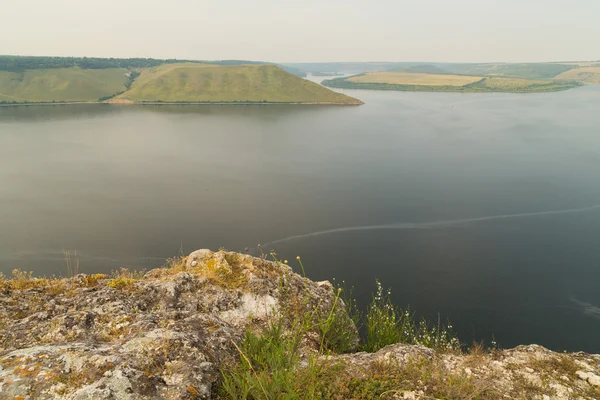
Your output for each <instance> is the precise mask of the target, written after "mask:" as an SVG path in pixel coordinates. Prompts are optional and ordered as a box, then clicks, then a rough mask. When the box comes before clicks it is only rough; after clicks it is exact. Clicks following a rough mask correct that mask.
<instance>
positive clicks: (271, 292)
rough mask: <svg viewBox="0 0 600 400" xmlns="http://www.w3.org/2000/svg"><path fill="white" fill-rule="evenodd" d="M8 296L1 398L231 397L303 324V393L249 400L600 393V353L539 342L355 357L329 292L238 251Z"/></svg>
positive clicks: (3, 302) (19, 282) (8, 286)
mask: <svg viewBox="0 0 600 400" xmlns="http://www.w3.org/2000/svg"><path fill="white" fill-rule="evenodd" d="M0 290H1V292H0V293H1V295H0V398H18V399H54V398H58V399H78V400H82V399H110V398H112V399H185V398H187V399H214V398H232V395H228V394H227V393H230V392H227V391H223V390H221V389H220V387H221V385H222V383H223V380H224V378H225V380H226V381H228V383H229V384H231V382H230V380H231V376H233V375H228V372H227V371H231V370H234V369H235V365H238V364H239V363H244V362H249V363H250V364H252V362H250V360H249V359H248V357H249V355H248V354H247V352H246V351H245V350H244V347H243V343H244V341H245V340H246V341H247V340H248V337H249V336H248V335H249V332H250V333H251V335H256V336H250V338H253V337H260V335H261V334H262V332H264V331H265V330H271V331H272V329H271V328H270V327H272V326H273V325H274V324H275V325H277V326H278V327H279V329H280V331H279V332H280V335H281V336H290V335H293V332H296V331H297V330H296V328H297V322H298V321H303V322H302V324H303V329H302V330H301V332H302V337H301V338H300V339H299V340H298V342H297V343H298V344H297V346H295V347H294V352H297V353H298V355H299V356H298V363H297V365H294V366H293V369H294V371H293V374H292V375H293V376H294V377H297V378H298V379H300V378H299V377H303V378H302V379H305V378H306V376H308V375H307V374H305V373H304V372H303V371H307V370H310V371H317V372H316V373H314V374H313V375H314V376H313V375H311V376H312V378H306V379H308V380H307V381H302V382H299V383H297V385H298V387H297V393H295V392H294V389H293V388H290V387H289V386H287V387H286V388H284V389H281V390H280V391H278V392H277V393H275V394H274V395H272V394H271V393H270V392H269V390H268V388H265V387H264V386H263V385H259V386H260V387H254V388H252V387H251V388H249V389H248V392H247V394H246V397H244V398H249V399H255V398H257V399H258V398H261V399H263V398H264V399H276V398H277V399H305V398H306V399H309V398H311V399H312V398H315V399H316V398H319V399H321V398H322V399H328V398H336V399H338V398H339V399H343V398H356V399H359V398H360V399H363V398H364V399H371V398H373V399H375V398H377V399H393V398H396V399H435V398H439V399H442V398H444V399H461V398H471V399H496V398H497V399H501V398H523V399H530V398H531V399H535V398H539V399H580V398H581V399H599V398H600V355H590V354H585V353H570V354H559V353H554V352H552V351H550V350H547V349H545V348H543V347H540V346H536V345H531V346H520V347H517V348H515V349H510V350H481V351H471V352H457V351H450V352H441V353H440V352H435V351H434V350H432V349H429V348H426V347H422V346H412V345H407V344H394V345H390V346H387V347H385V348H383V349H381V350H379V351H377V352H375V353H365V352H356V351H357V349H358V348H359V347H358V346H359V337H358V332H357V329H356V327H355V325H354V323H353V322H352V320H351V318H350V317H349V315H348V313H347V311H346V306H345V304H344V302H343V301H342V299H341V298H340V296H339V292H338V291H337V290H335V289H334V288H333V287H332V285H331V284H329V283H328V282H320V283H317V282H313V281H311V280H309V279H307V278H304V277H301V276H300V275H298V274H296V273H294V272H293V271H292V269H291V268H290V267H289V266H287V265H286V264H285V263H283V262H276V261H267V260H265V259H263V258H255V257H251V256H249V255H244V254H239V253H234V252H226V251H219V252H212V251H209V250H198V251H195V252H193V253H191V254H190V255H189V256H188V257H182V258H177V259H173V260H171V261H170V262H169V263H168V265H167V266H166V267H164V268H159V269H155V270H151V271H149V272H147V273H145V274H143V275H141V274H137V273H134V272H130V271H126V270H122V271H121V272H120V273H118V274H115V275H114V276H111V277H109V276H107V275H83V274H79V275H75V276H73V277H71V278H68V279H45V278H33V277H31V275H29V274H25V273H20V272H15V274H14V276H13V278H12V279H3V280H1V281H0ZM306 316H308V317H306ZM333 331H335V332H336V335H335V336H334V335H332V332H333ZM269 343H270V344H272V341H271V342H269ZM341 353H344V354H341ZM253 360H254V359H253ZM315 365H319V366H320V367H319V369H314V368H315ZM249 371H250V372H249V374H250V376H251V377H257V378H258V376H259V375H260V374H261V371H259V370H258V367H257V366H255V367H252V366H250V369H249ZM228 377H229V378H228ZM272 379H275V378H272ZM307 382H308V383H307ZM272 396H273V397H272ZM238 398H239V397H238Z"/></svg>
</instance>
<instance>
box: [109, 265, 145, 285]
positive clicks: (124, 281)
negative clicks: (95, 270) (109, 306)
mask: <svg viewBox="0 0 600 400" xmlns="http://www.w3.org/2000/svg"><path fill="white" fill-rule="evenodd" d="M143 276H144V271H135V270H134V271H130V270H129V269H127V268H121V269H120V270H119V271H118V272H113V275H112V279H111V280H110V281H109V282H108V283H107V285H108V286H110V287H111V288H114V289H118V290H125V289H131V288H132V287H133V285H134V284H135V283H136V282H137V281H139V280H140V279H141V278H142V277H143Z"/></svg>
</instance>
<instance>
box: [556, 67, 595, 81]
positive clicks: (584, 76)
mask: <svg viewBox="0 0 600 400" xmlns="http://www.w3.org/2000/svg"><path fill="white" fill-rule="evenodd" d="M554 79H566V80H576V81H579V82H582V83H585V84H590V85H600V66H599V65H596V66H589V67H581V68H573V69H570V70H568V71H566V72H563V73H562V74H560V75H557V76H556V77H554Z"/></svg>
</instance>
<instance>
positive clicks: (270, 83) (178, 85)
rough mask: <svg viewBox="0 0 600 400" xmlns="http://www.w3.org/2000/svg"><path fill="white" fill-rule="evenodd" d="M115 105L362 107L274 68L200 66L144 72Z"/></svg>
mask: <svg viewBox="0 0 600 400" xmlns="http://www.w3.org/2000/svg"><path fill="white" fill-rule="evenodd" d="M114 101H131V102H166V103H179V102H252V103H322V104H330V103H331V104H361V102H360V101H359V100H356V99H353V98H351V97H348V96H346V95H343V94H340V93H336V92H333V91H331V90H328V89H326V88H324V87H322V86H320V85H317V84H315V83H313V82H310V81H307V80H305V79H302V78H299V77H297V76H294V75H292V74H289V73H287V72H285V71H284V70H283V69H281V68H279V67H277V66H274V65H239V66H214V65H210V64H197V63H182V64H168V65H161V66H158V67H154V68H148V69H143V70H141V74H140V76H139V77H138V78H137V79H136V80H135V82H134V83H133V85H132V86H131V89H130V90H128V91H127V92H125V93H123V94H121V95H119V96H117V97H115V99H114Z"/></svg>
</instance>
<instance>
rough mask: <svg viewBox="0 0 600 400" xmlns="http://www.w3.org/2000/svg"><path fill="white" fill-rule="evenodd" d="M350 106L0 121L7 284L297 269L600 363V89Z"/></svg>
mask: <svg viewBox="0 0 600 400" xmlns="http://www.w3.org/2000/svg"><path fill="white" fill-rule="evenodd" d="M346 92H347V93H348V94H350V95H353V96H355V97H359V98H360V99H362V100H364V101H365V102H366V104H365V105H364V106H360V107H339V106H292V105H261V106H144V107H135V106H129V107H117V106H108V105H79V106H35V107H3V108H0V271H2V272H4V273H5V274H7V273H8V274H9V273H10V271H11V270H12V269H14V268H21V269H26V270H31V271H34V272H35V273H38V274H46V275H51V274H64V273H66V267H65V262H64V260H63V249H68V250H71V251H74V250H77V251H78V254H79V258H80V270H81V271H82V272H110V271H111V270H115V269H117V268H119V267H121V266H135V267H138V268H152V267H154V266H158V265H161V264H162V263H163V261H164V259H165V258H166V257H169V256H172V255H175V254H178V253H179V252H180V249H182V250H183V251H184V252H189V251H192V250H194V249H197V248H205V247H206V248H212V249H218V248H220V247H225V248H228V249H232V250H243V249H244V248H246V247H249V248H251V249H252V248H255V246H256V245H257V244H258V243H263V244H265V245H264V246H263V248H268V249H275V250H276V251H277V252H278V254H279V256H280V257H281V258H287V259H290V260H293V259H294V258H295V256H296V255H301V256H302V257H303V259H304V262H305V265H306V267H307V274H308V275H309V276H310V277H311V278H313V279H316V280H321V279H331V278H334V277H335V278H337V279H338V280H346V281H347V282H348V284H349V285H354V286H356V294H357V296H358V298H359V301H360V302H361V303H363V304H364V303H365V302H367V301H368V300H369V296H370V293H371V292H372V291H373V290H374V288H375V278H378V279H379V280H380V281H382V282H383V283H384V285H386V286H390V287H392V288H393V297H394V300H396V301H397V302H398V303H399V304H402V305H405V304H411V306H412V307H413V308H414V309H415V310H418V311H419V313H420V314H422V315H425V316H427V317H429V318H432V319H437V315H438V313H440V314H441V315H442V318H446V317H447V318H450V320H451V321H452V323H453V325H454V326H455V327H457V328H458V331H459V334H460V336H461V337H462V338H463V339H465V340H467V341H470V340H472V339H473V338H476V339H485V340H488V341H489V340H490V339H491V338H492V335H494V336H495V338H496V340H497V341H498V342H499V343H500V344H501V345H502V346H505V347H509V346H514V345H517V344H522V343H539V344H542V345H545V346H549V347H551V348H553V349H556V350H563V349H567V350H585V351H590V352H600V340H598V337H600V308H599V306H600V247H599V246H598V238H599V237H600V208H598V207H597V206H598V205H599V204H600V113H599V112H598V110H600V87H585V88H581V89H576V90H570V91H567V92H559V93H542V94H527V95H523V94H452V93H408V92H406V93H404V92H373V91H346Z"/></svg>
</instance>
